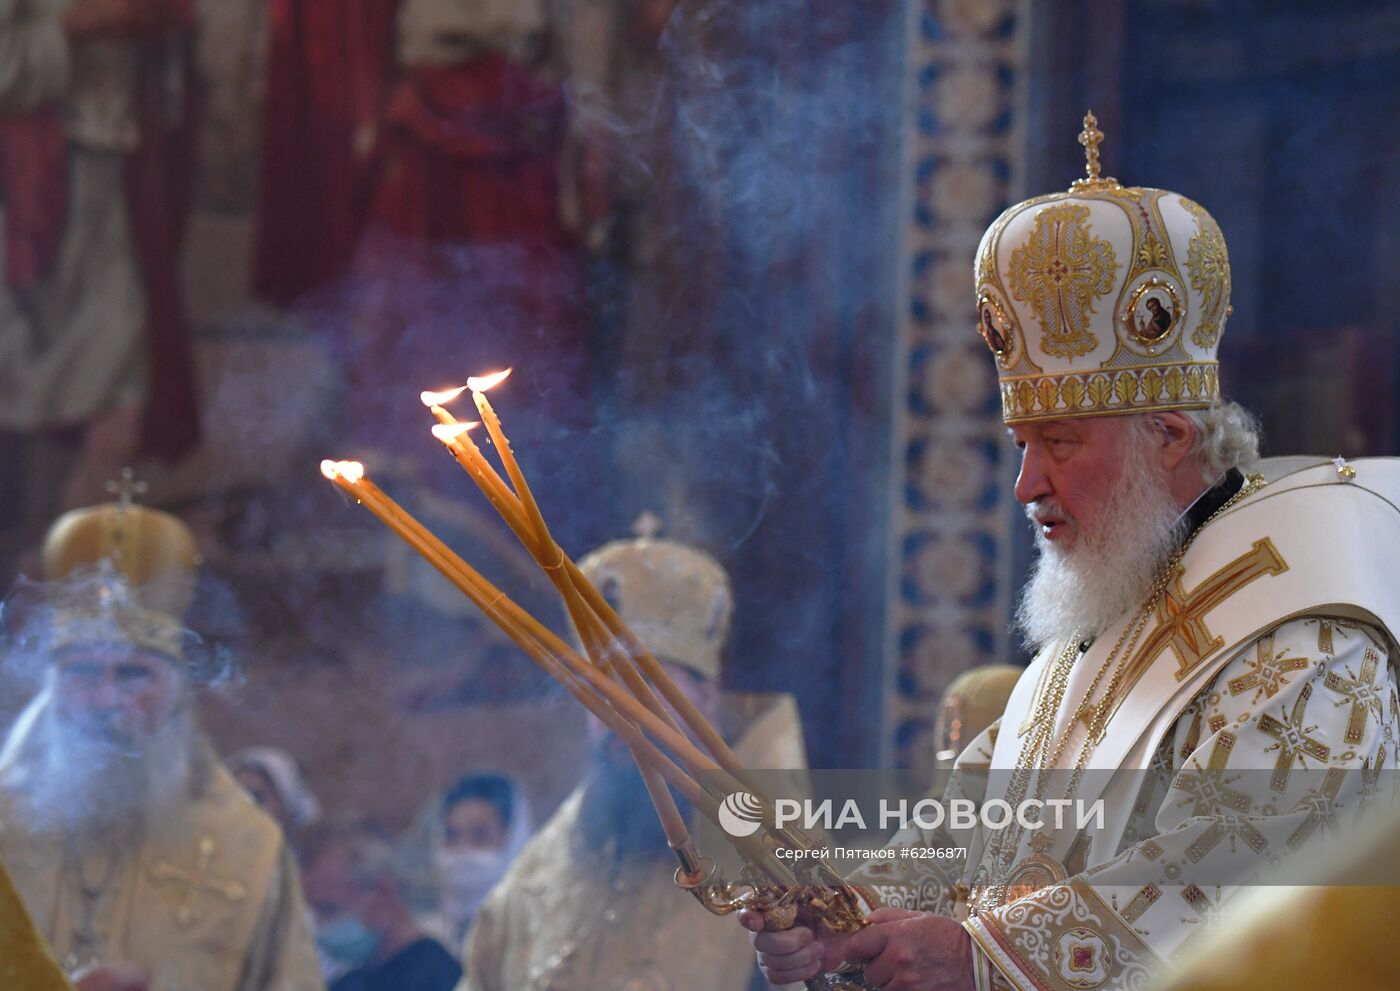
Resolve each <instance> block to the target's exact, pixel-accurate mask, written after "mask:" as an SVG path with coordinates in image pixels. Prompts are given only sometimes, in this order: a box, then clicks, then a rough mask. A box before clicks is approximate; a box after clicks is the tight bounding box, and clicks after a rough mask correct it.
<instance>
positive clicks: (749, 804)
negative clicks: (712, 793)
mask: <svg viewBox="0 0 1400 991" xmlns="http://www.w3.org/2000/svg"><path fill="white" fill-rule="evenodd" d="M719 824H720V825H721V826H723V827H724V831H725V832H726V833H728V834H729V835H730V836H740V837H743V836H752V835H753V834H754V833H756V832H758V827H759V826H761V825H763V803H762V802H760V801H759V800H758V799H757V798H755V797H754V796H752V795H750V794H749V793H748V792H746V791H736V792H734V794H732V795H730V796H729V797H728V798H726V799H725V800H724V801H723V802H722V803H721V804H720V807H719Z"/></svg>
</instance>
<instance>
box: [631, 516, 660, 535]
mask: <svg viewBox="0 0 1400 991" xmlns="http://www.w3.org/2000/svg"><path fill="white" fill-rule="evenodd" d="M661 527H662V523H661V517H659V516H657V515H656V514H655V513H653V512H652V511H651V510H650V509H648V510H646V511H645V512H643V513H642V515H641V516H638V517H637V519H636V521H635V522H633V524H632V532H633V533H635V534H636V535H637V536H638V537H639V538H641V539H642V540H655V539H656V535H657V534H658V533H660V532H661Z"/></svg>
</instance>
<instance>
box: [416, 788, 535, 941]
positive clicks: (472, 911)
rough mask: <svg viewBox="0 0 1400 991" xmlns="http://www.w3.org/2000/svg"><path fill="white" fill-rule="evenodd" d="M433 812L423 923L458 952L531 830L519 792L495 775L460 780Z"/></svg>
mask: <svg viewBox="0 0 1400 991" xmlns="http://www.w3.org/2000/svg"><path fill="white" fill-rule="evenodd" d="M433 812H434V813H435V814H434V816H433V821H432V823H431V825H430V828H429V840H428V846H429V855H430V858H431V860H432V864H431V872H432V879H433V884H434V888H435V894H436V906H435V910H434V911H433V912H431V913H429V914H428V915H426V916H425V917H424V918H423V922H424V925H425V927H427V928H429V929H430V930H432V931H434V932H436V933H439V934H440V936H441V938H442V939H443V941H444V942H446V943H447V945H448V946H460V945H462V939H463V937H465V936H466V934H467V930H468V929H470V928H471V924H472V919H473V918H475V917H476V912H477V909H479V908H480V907H481V903H482V902H483V901H485V900H486V896H487V894H489V893H490V891H491V889H492V888H493V887H495V886H496V882H497V881H499V880H500V879H501V877H502V875H504V874H505V872H506V868H508V867H509V866H510V864H511V861H512V860H514V859H515V855H516V854H518V853H519V852H520V849H521V848H522V847H523V846H524V845H525V842H526V841H527V840H528V839H529V838H530V833H531V830H532V825H533V824H532V823H531V820H530V811H529V807H528V805H527V803H526V801H525V796H524V795H523V794H522V793H521V791H520V789H519V788H518V787H517V786H516V785H515V783H514V782H512V781H511V779H510V778H508V777H506V776H504V775H501V774H494V773H473V774H468V775H465V776H463V777H462V778H460V779H459V780H458V781H457V782H456V784H454V785H453V786H452V787H451V788H449V789H448V790H447V792H446V794H444V795H443V797H442V800H441V802H440V803H436V807H435V808H434V809H433Z"/></svg>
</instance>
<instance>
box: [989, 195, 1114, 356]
mask: <svg viewBox="0 0 1400 991" xmlns="http://www.w3.org/2000/svg"><path fill="white" fill-rule="evenodd" d="M1089 213H1090V211H1089V208H1088V207H1087V206H1079V205H1077V204H1074V203H1064V204H1061V205H1059V206H1052V207H1047V208H1046V209H1044V210H1041V211H1040V212H1039V213H1038V214H1036V217H1035V226H1034V228H1032V230H1031V234H1030V237H1029V238H1028V239H1027V240H1026V243H1025V244H1023V245H1021V246H1019V247H1017V248H1016V249H1015V250H1013V251H1012V252H1011V265H1010V269H1009V271H1008V276H1009V278H1010V282H1011V292H1012V295H1013V296H1015V298H1016V299H1019V300H1021V301H1023V302H1028V303H1030V304H1031V306H1032V307H1034V309H1035V314H1036V319H1037V320H1038V321H1039V322H1040V326H1041V330H1042V332H1043V333H1042V337H1041V350H1043V351H1044V352H1045V353H1046V354H1048V355H1052V356H1054V357H1057V358H1074V357H1078V356H1079V355H1084V354H1088V353H1089V352H1090V351H1092V350H1093V349H1094V348H1095V347H1096V346H1097V345H1098V338H1096V337H1095V336H1094V335H1093V334H1092V333H1091V332H1090V330H1089V318H1090V317H1091V316H1092V315H1093V313H1094V302H1095V300H1096V299H1098V298H1099V297H1102V296H1106V295H1108V293H1110V292H1112V290H1113V277H1114V274H1115V273H1116V272H1117V270H1118V261H1117V259H1116V258H1115V257H1114V254H1113V245H1112V244H1110V243H1109V242H1108V241H1107V240H1105V239H1103V238H1098V237H1094V236H1093V233H1092V232H1091V231H1090V229H1089V225H1088V223H1087V221H1088V218H1089Z"/></svg>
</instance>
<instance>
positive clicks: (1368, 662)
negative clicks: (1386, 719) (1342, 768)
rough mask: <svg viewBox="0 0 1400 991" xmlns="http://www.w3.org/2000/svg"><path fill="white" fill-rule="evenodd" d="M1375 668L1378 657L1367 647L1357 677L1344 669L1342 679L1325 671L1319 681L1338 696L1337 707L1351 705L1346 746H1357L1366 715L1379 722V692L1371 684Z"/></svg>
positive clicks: (1364, 727)
mask: <svg viewBox="0 0 1400 991" xmlns="http://www.w3.org/2000/svg"><path fill="white" fill-rule="evenodd" d="M1379 665H1380V655H1379V654H1377V653H1376V652H1375V651H1374V650H1372V649H1370V648H1369V647H1368V648H1366V654H1365V656H1364V657H1363V658H1362V660H1361V676H1360V677H1356V676H1354V675H1352V673H1351V669H1350V668H1346V669H1345V670H1346V673H1347V677H1345V678H1343V677H1342V676H1341V675H1339V674H1338V673H1337V672H1336V671H1329V672H1327V677H1326V678H1325V679H1323V682H1322V684H1323V685H1324V686H1326V687H1327V688H1328V689H1330V690H1331V691H1334V692H1337V693H1338V694H1339V695H1341V696H1342V700H1341V701H1340V702H1338V703H1337V704H1338V705H1346V704H1347V703H1348V702H1350V703H1351V719H1350V720H1349V721H1348V722H1347V731H1346V737H1345V739H1346V742H1347V743H1351V744H1357V743H1360V742H1361V737H1362V735H1363V734H1364V733H1365V732H1366V715H1367V713H1369V712H1374V713H1375V714H1376V718H1377V719H1379V718H1381V690H1380V689H1379V688H1378V687H1377V686H1376V685H1374V684H1373V683H1372V679H1374V678H1375V677H1376V668H1377V667H1378V666H1379Z"/></svg>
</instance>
